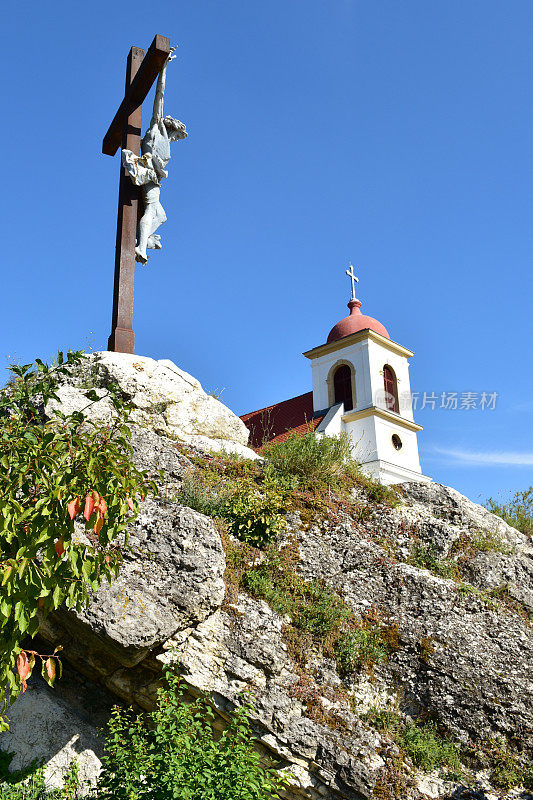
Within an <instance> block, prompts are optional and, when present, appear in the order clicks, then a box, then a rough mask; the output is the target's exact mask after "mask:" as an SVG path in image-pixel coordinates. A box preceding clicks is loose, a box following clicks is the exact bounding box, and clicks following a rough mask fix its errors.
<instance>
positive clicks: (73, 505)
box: [67, 497, 81, 519]
mask: <svg viewBox="0 0 533 800" xmlns="http://www.w3.org/2000/svg"><path fill="white" fill-rule="evenodd" d="M67 508H68V513H69V517H70V518H71V519H74V517H75V516H76V515H77V514H79V513H80V508H81V505H80V498H79V497H75V498H74V500H71V501H70V503H69V504H68V506H67Z"/></svg>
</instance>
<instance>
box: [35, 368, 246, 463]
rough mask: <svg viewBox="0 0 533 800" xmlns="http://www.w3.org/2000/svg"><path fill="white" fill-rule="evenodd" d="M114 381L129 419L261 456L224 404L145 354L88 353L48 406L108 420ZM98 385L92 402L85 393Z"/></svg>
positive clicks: (205, 444) (204, 445)
mask: <svg viewBox="0 0 533 800" xmlns="http://www.w3.org/2000/svg"><path fill="white" fill-rule="evenodd" d="M110 380H113V381H114V382H116V383H118V385H119V386H120V389H121V391H122V393H123V396H124V398H125V399H127V400H128V401H129V402H130V403H131V405H132V407H133V410H132V414H131V421H132V422H133V423H134V424H136V425H139V426H141V427H143V428H147V429H149V430H152V431H155V432H156V433H158V434H161V435H163V436H167V437H170V438H171V439H174V440H177V441H181V442H186V443H187V444H190V445H193V446H195V447H197V448H199V449H200V450H205V451H207V452H210V451H216V452H218V451H226V452H228V453H240V454H241V455H244V456H246V457H247V458H257V456H256V454H255V453H254V451H253V450H250V448H248V447H247V445H248V429H247V428H246V426H245V424H244V422H242V420H240V419H239V417H237V416H236V415H235V414H233V412H232V411H230V410H229V408H227V406H225V405H224V404H223V403H221V402H220V401H219V400H217V399H216V398H215V397H212V396H211V395H209V394H206V392H204V390H203V389H202V386H201V384H200V382H199V381H197V380H196V378H193V377H192V375H189V374H188V373H187V372H184V371H183V370H181V369H180V368H179V367H177V366H176V365H175V364H173V363H172V361H169V360H167V359H162V360H160V361H155V360H154V359H153V358H146V357H145V356H136V355H129V354H126V353H110V352H101V353H93V354H91V355H90V356H88V359H87V360H85V361H84V362H83V363H82V365H81V366H80V367H79V368H77V369H73V370H72V374H71V377H70V379H67V380H65V381H64V382H63V385H62V386H61V388H60V390H59V392H58V396H59V402H56V401H51V402H50V405H49V410H52V409H54V408H57V407H58V406H60V407H61V409H62V411H63V412H65V413H69V412H71V411H81V410H82V409H83V410H84V413H85V414H86V416H88V417H89V418H93V419H99V420H109V419H111V418H112V416H113V408H112V405H111V403H110V402H109V401H108V400H107V399H106V395H107V389H108V386H109V383H110ZM89 389H95V390H96V391H97V393H98V394H99V396H100V397H101V398H102V399H101V400H100V402H98V403H94V404H91V403H90V402H89V401H88V400H87V397H86V392H87V391H88V390H89Z"/></svg>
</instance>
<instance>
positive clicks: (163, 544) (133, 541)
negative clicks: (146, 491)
mask: <svg viewBox="0 0 533 800" xmlns="http://www.w3.org/2000/svg"><path fill="white" fill-rule="evenodd" d="M128 545H129V548H128V549H125V551H124V563H123V565H122V568H121V571H120V574H119V576H118V578H117V579H116V580H115V581H113V583H112V584H111V586H110V585H109V584H108V583H107V582H105V581H104V582H103V583H102V584H101V586H100V588H99V589H98V591H97V592H96V593H95V595H94V596H93V599H92V601H91V604H90V605H89V607H88V608H87V609H85V610H84V611H82V612H80V613H77V612H75V611H70V612H68V613H67V612H65V613H61V614H56V615H54V617H53V618H52V621H49V620H47V622H46V623H45V624H44V626H43V631H45V632H46V634H47V635H48V637H49V638H50V639H51V640H52V641H59V639H60V638H61V637H62V631H63V630H64V631H66V632H68V633H69V634H70V637H72V640H73V641H74V642H76V641H79V642H80V643H81V644H82V653H81V654H78V656H77V657H76V659H75V660H76V661H78V662H79V661H82V660H86V661H87V663H91V660H92V659H94V660H95V661H100V660H101V659H102V657H103V655H104V654H106V655H108V656H109V657H110V658H112V659H114V660H116V661H117V662H118V663H119V664H121V665H125V666H133V665H134V664H137V663H138V662H140V661H142V659H143V658H145V656H146V655H147V654H148V653H149V651H150V650H152V649H154V648H157V647H159V646H160V645H162V644H163V643H164V642H166V641H167V640H168V639H169V638H170V637H171V636H173V635H174V634H176V633H177V632H178V631H181V630H184V629H187V628H190V627H191V626H193V625H197V624H198V623H200V622H203V620H204V619H206V618H207V617H208V616H209V615H210V614H211V613H212V612H213V611H215V610H216V609H217V608H218V607H219V606H220V604H221V603H222V600H223V598H224V581H223V574H224V569H225V558H224V553H223V551H222V546H221V543H220V537H219V535H218V533H217V531H216V528H215V526H214V524H213V522H212V520H210V519H209V518H208V517H204V516H203V515H202V514H198V513H197V512H196V511H192V510H191V509H189V508H183V507H182V506H179V505H177V504H176V503H171V502H164V501H162V500H160V501H156V500H154V499H149V500H146V501H145V502H144V503H142V505H141V510H140V513H139V516H138V517H137V519H136V520H135V522H134V523H133V524H132V526H131V530H130V532H129V542H128ZM58 628H59V630H58ZM96 653H98V655H96ZM72 657H73V659H74V655H72Z"/></svg>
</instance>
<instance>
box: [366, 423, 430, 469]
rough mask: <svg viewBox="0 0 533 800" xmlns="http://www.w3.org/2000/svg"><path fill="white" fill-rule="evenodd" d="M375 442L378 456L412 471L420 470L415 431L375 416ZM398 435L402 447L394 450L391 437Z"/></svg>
mask: <svg viewBox="0 0 533 800" xmlns="http://www.w3.org/2000/svg"><path fill="white" fill-rule="evenodd" d="M375 430H376V444H377V452H378V454H379V458H380V459H382V460H384V461H388V462H389V463H391V464H397V465H398V466H400V467H404V468H405V469H409V470H412V471H413V472H421V469H420V459H419V456H418V442H417V435H416V432H415V431H410V430H408V429H407V428H402V427H400V426H399V425H396V424H394V423H392V422H389V421H388V420H384V419H381V418H380V417H376V429H375ZM394 434H396V435H397V436H399V437H400V440H401V443H402V448H401V450H396V449H395V447H394V445H393V442H392V437H393V435H394Z"/></svg>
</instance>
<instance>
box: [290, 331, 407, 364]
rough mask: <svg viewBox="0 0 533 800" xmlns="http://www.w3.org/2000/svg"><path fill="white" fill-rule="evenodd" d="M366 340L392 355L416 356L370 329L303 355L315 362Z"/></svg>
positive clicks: (320, 346) (307, 351) (323, 345)
mask: <svg viewBox="0 0 533 800" xmlns="http://www.w3.org/2000/svg"><path fill="white" fill-rule="evenodd" d="M365 339H370V340H371V341H373V342H376V343H377V344H380V345H382V347H385V348H386V349H387V350H390V351H391V352H392V353H396V354H397V355H399V356H403V357H404V358H411V356H413V355H414V353H413V351H412V350H408V349H407V347H403V346H402V345H401V344H398V343H397V342H393V341H392V340H391V339H387V338H386V337H385V336H382V335H381V334H380V333H376V332H375V331H372V330H369V329H366V330H364V331H358V332H357V333H351V334H350V335H349V336H344V337H343V338H342V339H337V340H336V341H334V342H327V343H326V344H321V345H319V346H318V347H313V348H312V349H311V350H306V352H305V353H303V355H304V356H305V357H306V358H309V359H311V360H313V359H314V358H319V357H320V356H325V355H328V354H329V353H334V352H335V351H337V350H342V349H344V348H345V347H348V346H349V345H352V344H357V343H358V342H362V341H364V340H365Z"/></svg>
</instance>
